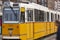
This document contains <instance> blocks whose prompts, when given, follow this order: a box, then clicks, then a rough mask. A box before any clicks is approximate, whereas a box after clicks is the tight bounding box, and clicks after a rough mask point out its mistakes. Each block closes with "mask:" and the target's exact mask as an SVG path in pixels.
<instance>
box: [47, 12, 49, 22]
mask: <svg viewBox="0 0 60 40" xmlns="http://www.w3.org/2000/svg"><path fill="white" fill-rule="evenodd" d="M47 21H49V12H47Z"/></svg>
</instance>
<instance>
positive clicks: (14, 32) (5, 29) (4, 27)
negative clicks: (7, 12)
mask: <svg viewBox="0 0 60 40" xmlns="http://www.w3.org/2000/svg"><path fill="white" fill-rule="evenodd" d="M9 28H12V29H13V30H12V35H19V25H18V24H3V25H2V35H6V36H7V35H10V34H9V33H10V31H9V30H8V29H9Z"/></svg>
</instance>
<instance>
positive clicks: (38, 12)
mask: <svg viewBox="0 0 60 40" xmlns="http://www.w3.org/2000/svg"><path fill="white" fill-rule="evenodd" d="M35 21H44V12H43V11H41V10H36V9H35Z"/></svg>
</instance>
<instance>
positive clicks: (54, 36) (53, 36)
mask: <svg viewBox="0 0 60 40" xmlns="http://www.w3.org/2000/svg"><path fill="white" fill-rule="evenodd" d="M43 40H56V34H54V35H52V36H49V37H47V38H44V39H43Z"/></svg>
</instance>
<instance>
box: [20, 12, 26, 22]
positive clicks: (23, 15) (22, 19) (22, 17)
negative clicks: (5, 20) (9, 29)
mask: <svg viewBox="0 0 60 40" xmlns="http://www.w3.org/2000/svg"><path fill="white" fill-rule="evenodd" d="M20 21H21V22H25V12H21V20H20Z"/></svg>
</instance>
